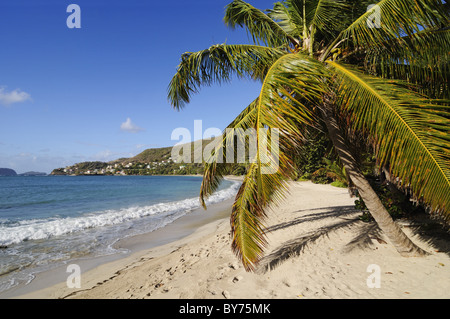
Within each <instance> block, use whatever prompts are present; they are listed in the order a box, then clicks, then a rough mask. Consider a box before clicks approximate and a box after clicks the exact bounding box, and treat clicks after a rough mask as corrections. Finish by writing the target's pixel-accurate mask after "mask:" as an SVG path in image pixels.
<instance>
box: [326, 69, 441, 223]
mask: <svg viewBox="0 0 450 319" xmlns="http://www.w3.org/2000/svg"><path fill="white" fill-rule="evenodd" d="M328 64H329V65H330V66H331V70H332V71H333V72H334V73H335V74H336V76H337V81H338V83H339V86H338V88H337V91H336V92H338V94H339V96H338V103H337V105H340V106H341V110H340V111H342V112H343V113H344V114H347V116H348V118H349V123H352V129H353V130H358V131H362V132H364V133H365V134H368V135H369V136H370V137H371V139H372V140H373V143H374V146H375V151H376V156H377V159H378V162H379V165H380V167H388V168H389V170H390V172H391V174H392V175H393V176H395V177H396V178H397V180H398V184H399V186H400V187H402V188H403V189H406V190H408V191H409V192H411V194H413V195H414V196H415V197H416V198H417V199H418V200H419V201H421V202H423V203H424V204H425V205H427V206H428V207H429V209H430V210H431V212H435V213H437V214H440V215H442V216H443V217H445V218H448V217H449V215H450V141H449V138H448V136H449V133H450V130H449V128H450V112H449V111H450V108H449V107H448V106H445V105H441V104H438V103H436V101H434V102H433V103H431V102H430V101H429V100H427V99H424V98H423V97H421V96H419V95H417V94H415V93H414V92H412V91H410V90H408V89H406V88H405V87H404V86H401V85H398V84H397V82H394V81H387V80H384V79H380V78H375V77H371V76H367V75H364V74H363V73H362V72H360V71H358V70H356V69H354V68H352V67H350V66H347V65H343V64H339V63H336V62H331V61H328Z"/></svg>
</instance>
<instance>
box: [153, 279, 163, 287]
mask: <svg viewBox="0 0 450 319" xmlns="http://www.w3.org/2000/svg"><path fill="white" fill-rule="evenodd" d="M162 286H164V284H163V282H162V280H161V281H160V282H158V283H157V284H156V285H155V288H159V287H162Z"/></svg>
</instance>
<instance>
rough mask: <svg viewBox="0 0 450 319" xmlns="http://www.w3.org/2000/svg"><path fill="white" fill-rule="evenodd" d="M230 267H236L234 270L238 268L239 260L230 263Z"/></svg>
mask: <svg viewBox="0 0 450 319" xmlns="http://www.w3.org/2000/svg"><path fill="white" fill-rule="evenodd" d="M229 267H230V268H232V269H234V270H238V269H239V264H238V263H237V262H233V263H230V264H229Z"/></svg>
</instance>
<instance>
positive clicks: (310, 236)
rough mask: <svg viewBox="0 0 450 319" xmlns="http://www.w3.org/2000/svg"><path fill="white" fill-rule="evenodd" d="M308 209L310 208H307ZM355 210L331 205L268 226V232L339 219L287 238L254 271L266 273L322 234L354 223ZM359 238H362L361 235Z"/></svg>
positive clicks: (355, 221)
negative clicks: (296, 236)
mask: <svg viewBox="0 0 450 319" xmlns="http://www.w3.org/2000/svg"><path fill="white" fill-rule="evenodd" d="M314 210H321V211H323V210H324V208H317V209H314ZM308 211H310V210H308ZM298 212H301V211H296V212H295V213H298ZM356 212H357V210H355V209H354V207H353V206H339V207H333V209H331V210H330V209H329V210H327V211H325V212H321V213H311V214H308V215H305V216H301V217H298V218H296V219H294V220H293V221H290V222H286V223H281V224H278V225H274V226H271V227H268V228H267V232H268V233H269V232H273V231H277V230H281V229H285V228H288V227H292V226H294V225H298V224H301V223H305V222H312V221H316V220H320V219H325V218H330V217H338V218H339V220H340V221H339V222H336V223H334V224H331V225H327V226H323V227H320V228H318V229H316V230H314V231H311V232H309V233H307V234H304V235H302V236H300V237H298V238H295V239H293V240H289V241H287V242H285V243H284V244H283V245H281V246H280V247H279V248H277V249H275V250H274V251H273V252H271V253H270V254H269V255H267V256H265V257H263V258H262V259H261V260H260V262H259V265H258V268H257V269H256V273H258V274H263V273H266V272H268V271H270V270H272V269H274V268H276V267H277V266H279V265H280V264H281V263H283V262H285V261H286V260H288V259H289V258H292V257H295V256H298V255H299V254H300V253H301V252H302V251H303V249H304V248H305V247H306V246H307V245H308V244H312V243H314V242H315V241H316V240H318V239H319V238H321V237H323V236H327V235H328V234H329V233H330V232H333V231H336V230H338V229H342V228H346V227H350V226H352V225H354V224H355V223H357V222H359V218H358V217H355V216H354V214H355V213H356ZM350 215H353V216H350ZM362 234H363V233H362ZM362 234H361V235H362ZM365 234H366V236H368V234H367V233H365ZM361 238H363V236H362V237H361ZM364 240H365V239H364Z"/></svg>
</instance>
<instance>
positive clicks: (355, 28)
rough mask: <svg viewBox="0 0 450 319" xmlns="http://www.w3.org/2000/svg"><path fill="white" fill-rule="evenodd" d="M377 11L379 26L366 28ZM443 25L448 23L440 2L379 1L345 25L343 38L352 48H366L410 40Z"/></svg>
mask: <svg viewBox="0 0 450 319" xmlns="http://www.w3.org/2000/svg"><path fill="white" fill-rule="evenodd" d="M377 12H378V13H379V17H380V25H378V26H375V27H374V26H369V25H368V21H369V20H370V19H371V17H373V15H374V14H376V13H377ZM442 23H448V12H445V11H444V8H443V6H442V2H441V1H440V0H422V1H418V0H381V1H379V2H378V3H377V4H376V6H374V7H372V8H371V9H370V10H368V11H367V12H366V13H364V14H363V15H361V16H360V17H359V18H358V19H356V20H355V21H354V22H353V23H352V24H351V25H350V26H348V27H347V28H346V30H344V32H343V34H342V38H349V39H350V38H351V39H352V42H353V44H354V45H355V47H359V46H361V47H365V48H368V47H373V46H378V45H380V44H383V43H385V42H386V41H387V40H393V39H401V38H402V37H403V36H405V35H407V36H410V37H411V36H413V35H414V34H415V33H417V32H419V31H420V30H421V29H423V28H434V27H441V24H442ZM399 41H400V40H399Z"/></svg>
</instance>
